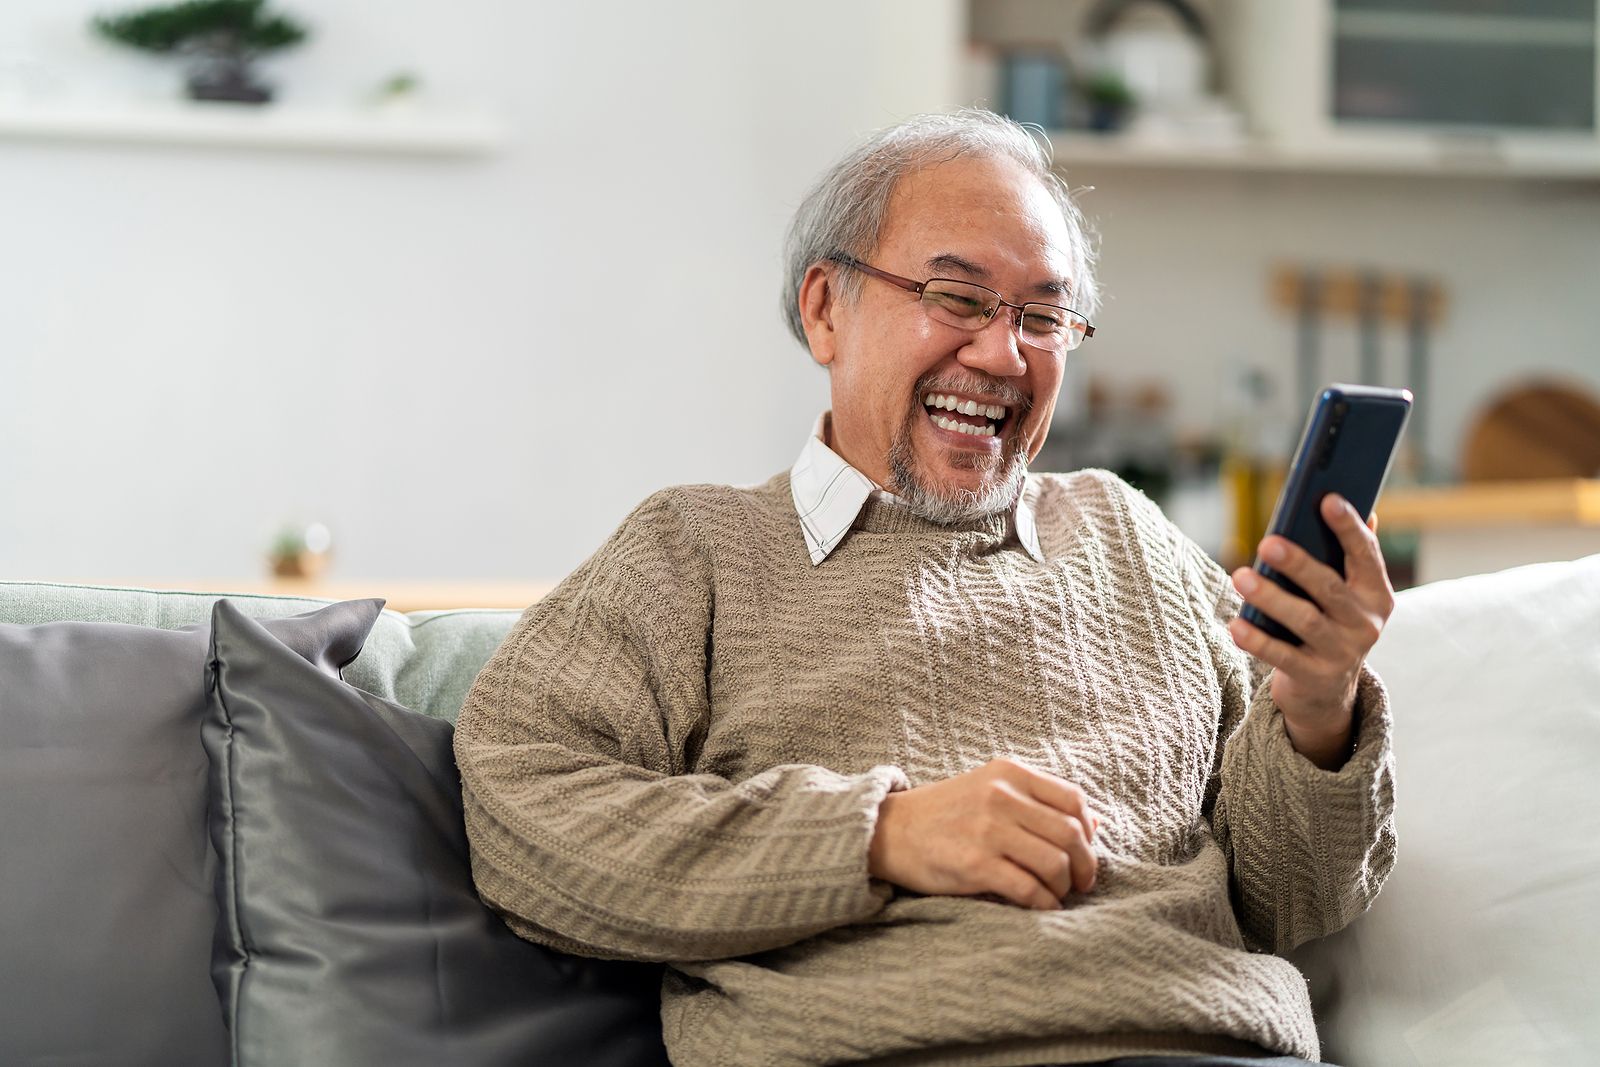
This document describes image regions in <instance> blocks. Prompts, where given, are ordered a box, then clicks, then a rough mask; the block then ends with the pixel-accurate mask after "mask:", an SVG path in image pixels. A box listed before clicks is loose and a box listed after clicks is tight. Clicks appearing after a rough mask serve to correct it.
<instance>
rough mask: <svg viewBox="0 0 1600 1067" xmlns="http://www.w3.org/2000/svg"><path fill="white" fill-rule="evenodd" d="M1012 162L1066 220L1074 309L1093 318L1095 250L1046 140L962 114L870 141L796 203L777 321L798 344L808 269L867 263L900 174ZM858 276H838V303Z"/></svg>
mask: <svg viewBox="0 0 1600 1067" xmlns="http://www.w3.org/2000/svg"><path fill="white" fill-rule="evenodd" d="M967 155H970V156H978V157H989V158H993V157H1001V158H1005V159H1011V160H1015V161H1016V162H1017V163H1020V164H1021V165H1022V166H1023V168H1024V169H1026V170H1027V171H1028V173H1030V174H1032V175H1033V176H1034V177H1035V178H1038V179H1039V181H1040V182H1041V183H1042V184H1043V185H1044V187H1045V188H1046V189H1048V190H1049V192H1050V195H1051V197H1052V198H1054V200H1055V202H1056V203H1057V204H1058V205H1059V206H1060V208H1061V217H1062V218H1063V219H1065V220H1066V223H1067V233H1068V234H1069V235H1070V240H1071V247H1070V248H1069V249H1068V251H1069V254H1070V256H1071V259H1072V264H1071V266H1072V282H1073V287H1074V293H1073V310H1074V311H1077V312H1079V313H1080V314H1082V315H1084V316H1092V315H1093V314H1094V311H1095V308H1096V307H1098V306H1099V301H1100V291H1099V288H1098V287H1097V286H1096V284H1095V280H1094V248H1093V245H1092V243H1091V240H1090V236H1089V233H1088V227H1087V225H1086V224H1085V222H1084V220H1083V214H1082V213H1081V212H1080V211H1079V210H1078V207H1077V205H1076V204H1075V203H1073V200H1072V195H1071V193H1070V192H1069V191H1068V190H1067V186H1066V183H1065V182H1063V181H1062V180H1061V179H1060V178H1059V177H1057V176H1056V173H1055V171H1053V170H1052V169H1051V155H1050V141H1049V139H1048V138H1046V137H1045V136H1044V131H1043V130H1042V129H1039V128H1038V127H1036V126H1023V125H1022V124H1020V123H1018V122H1015V121H1013V120H1011V119H1009V118H1006V117H1004V116H1002V115H996V114H995V113H994V112H992V111H983V110H978V109H974V108H963V109H962V110H960V111H956V112H953V113H951V114H946V115H918V116H916V117H914V118H910V119H907V120H906V121H904V122H902V123H900V124H899V125H897V126H891V127H889V128H888V129H885V130H879V131H878V132H877V133H875V134H873V135H872V136H870V137H868V138H867V139H866V141H864V142H863V143H862V144H860V145H859V146H857V147H856V148H855V149H854V150H853V151H852V152H850V153H849V154H848V155H846V156H845V157H844V158H843V159H841V160H840V161H839V162H838V163H836V164H834V165H833V167H832V169H830V170H829V171H828V172H827V173H826V174H824V175H823V176H822V180H821V181H819V182H818V183H817V184H816V185H815V186H814V187H813V188H812V190H811V191H810V192H809V193H807V194H806V198H805V199H804V200H802V201H801V202H800V207H799V209H798V210H797V211H796V212H795V214H794V221H793V222H792V223H791V224H790V226H789V236H788V239H787V240H786V241H785V242H784V248H783V258H784V278H783V314H784V319H785V321H787V322H788V324H789V332H790V333H792V334H794V336H795V338H796V340H798V341H799V342H800V343H801V344H802V345H803V344H805V343H806V332H805V325H804V324H803V322H802V321H801V319H800V282H801V281H802V280H803V279H804V278H805V276H806V271H807V270H809V269H810V268H811V265H812V264H813V263H820V262H822V261H824V260H827V259H829V258H832V257H836V256H849V257H853V258H855V259H866V258H868V257H869V256H870V255H871V253H872V250H873V249H874V248H876V247H877V244H878V235H879V234H880V233H881V232H882V230H883V222H884V217H885V216H886V215H887V214H888V210H889V198H890V196H891V195H892V194H893V193H894V189H895V186H896V185H897V184H899V181H900V179H901V178H902V177H904V176H905V175H906V174H909V173H911V172H912V171H915V170H919V169H921V168H923V167H928V166H933V165H935V164H938V163H944V162H947V161H949V160H951V159H955V158H956V157H958V156H967ZM861 281H862V279H861V276H860V274H858V273H857V272H855V271H844V272H841V274H840V276H839V280H838V283H837V284H838V288H839V292H840V296H841V298H842V299H845V300H854V299H855V298H856V296H857V295H858V294H859V293H860V291H861Z"/></svg>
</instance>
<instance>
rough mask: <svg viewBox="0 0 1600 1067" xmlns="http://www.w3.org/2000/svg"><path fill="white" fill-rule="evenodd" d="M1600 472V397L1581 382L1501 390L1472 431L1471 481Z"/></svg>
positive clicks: (1465, 460) (1465, 451) (1466, 462)
mask: <svg viewBox="0 0 1600 1067" xmlns="http://www.w3.org/2000/svg"><path fill="white" fill-rule="evenodd" d="M1596 476H1600V400H1596V399H1595V398H1594V396H1593V395H1592V394H1590V393H1589V392H1587V391H1586V390H1584V389H1583V388H1582V387H1580V386H1576V385H1570V384H1567V383H1563V382H1534V383H1530V384H1527V385H1522V386H1518V387H1516V388H1514V389H1511V390H1509V391H1507V392H1504V393H1501V394H1500V395H1499V396H1498V397H1497V398H1496V399H1495V400H1493V401H1492V402H1491V403H1490V404H1489V406H1488V407H1487V408H1485V409H1484V411H1483V413H1482V414H1480V415H1479V416H1478V418H1477V421H1476V422H1474V423H1473V425H1472V428H1471V429H1470V430H1469V431H1468V432H1467V436H1466V444H1465V445H1464V446H1463V447H1462V451H1461V477H1462V478H1463V479H1464V480H1466V481H1469V482H1493V481H1517V480H1522V479H1526V478H1593V477H1596Z"/></svg>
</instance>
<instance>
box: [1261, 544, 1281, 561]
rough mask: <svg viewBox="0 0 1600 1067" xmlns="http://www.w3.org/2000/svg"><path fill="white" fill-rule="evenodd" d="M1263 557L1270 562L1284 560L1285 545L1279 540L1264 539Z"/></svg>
mask: <svg viewBox="0 0 1600 1067" xmlns="http://www.w3.org/2000/svg"><path fill="white" fill-rule="evenodd" d="M1261 558H1262V559H1264V560H1266V561H1267V562H1268V563H1282V562H1283V545H1281V544H1279V543H1278V542H1277V541H1264V542H1262V544H1261Z"/></svg>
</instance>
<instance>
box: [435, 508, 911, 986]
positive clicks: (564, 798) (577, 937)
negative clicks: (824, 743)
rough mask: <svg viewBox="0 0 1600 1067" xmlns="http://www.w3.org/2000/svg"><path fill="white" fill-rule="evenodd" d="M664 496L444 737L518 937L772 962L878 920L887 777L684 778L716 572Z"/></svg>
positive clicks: (575, 577)
mask: <svg viewBox="0 0 1600 1067" xmlns="http://www.w3.org/2000/svg"><path fill="white" fill-rule="evenodd" d="M694 526H695V524H694V522H693V515H692V510H691V509H690V507H689V505H688V503H687V502H686V501H685V500H683V499H682V498H681V497H678V496H675V495H674V491H671V490H669V491H666V492H664V493H658V494H656V495H655V496H653V497H651V498H650V499H649V500H647V501H646V502H645V503H644V504H642V505H640V507H639V508H638V509H637V510H636V511H635V512H634V513H633V514H632V515H631V516H629V518H628V519H627V520H626V521H625V522H624V523H623V525H622V527H621V528H619V529H618V531H617V532H616V533H615V534H614V535H613V536H612V538H611V539H610V540H609V541H608V542H607V543H606V544H605V545H604V546H603V547H602V548H601V549H600V551H599V552H597V553H596V554H595V555H594V556H593V557H592V558H591V559H590V560H588V562H586V563H585V564H584V565H583V566H581V567H580V568H579V569H578V570H577V571H575V572H574V573H573V574H572V575H571V576H570V577H569V578H567V580H566V581H564V582H562V584H561V585H560V586H558V587H557V588H556V589H555V590H554V591H553V592H552V593H551V594H550V595H549V596H547V597H546V598H545V599H544V600H542V601H541V602H540V603H539V604H537V605H534V606H533V607H531V608H529V609H528V610H527V611H526V612H525V613H524V614H523V616H522V618H521V619H520V620H519V621H518V623H517V624H516V626H515V627H514V628H513V629H512V631H511V633H510V634H509V635H508V636H507V637H506V639H505V641H504V642H503V643H502V644H501V646H500V647H499V649H498V650H497V651H496V652H495V653H494V655H493V656H492V657H491V658H490V660H489V662H488V663H487V664H486V665H485V666H484V668H483V670H482V671H481V672H480V674H479V676H478V678H477V680H476V681H475V682H474V683H473V686H472V688H471V690H470V691H469V693H468V694H467V698H466V702H465V704H464V706H463V708H462V711H461V716H460V719H459V722H458V724H457V729H456V735H455V752H456V761H457V764H458V766H459V768H460V772H461V784H462V803H463V808H464V814H465V818H466V828H467V838H468V842H469V846H470V851H471V859H472V871H473V876H474V879H475V881H476V882H477V885H478V891H479V893H480V894H481V895H482V896H483V898H484V900H485V902H487V903H488V904H489V905H490V906H491V907H493V908H495V909H496V910H497V911H499V912H500V913H501V915H502V916H503V917H504V918H505V920H506V922H507V923H508V925H510V926H511V928H512V929H513V930H515V931H516V932H517V933H518V934H520V935H522V936H523V937H525V938H528V939H529V940H533V941H538V942H540V943H543V944H546V945H549V946H551V947H553V948H557V949H560V950H563V951H567V952H572V953H576V954H581V955H587V956H597V957H603V958H614V959H633V960H664V961H687V960H704V959H716V958H722V957H729V956H738V955H744V954H747V953H751V952H758V951H763V950H767V949H773V948H778V947H781V946H784V945H788V944H791V943H793V942H796V941H799V940H802V939H804V938H806V937H809V936H811V935H813V934H816V933H819V932H821V931H823V930H827V929H830V928H833V927H835V926H840V925H843V924H846V923H850V922H855V921H859V920H861V919H865V918H867V917H868V916H870V915H872V914H873V913H874V912H876V911H878V910H879V909H880V908H881V907H882V906H883V904H884V903H885V902H886V901H887V900H888V898H889V896H890V894H891V887H890V886H889V885H888V884H887V883H883V882H879V881H876V880H873V879H870V878H869V877H868V874H867V851H868V845H869V843H870V842H871V839H872V834H873V830H874V827H875V824H876V820H877V811H878V806H879V803H880V802H881V801H882V799H883V797H884V796H885V794H887V793H888V792H890V791H891V790H894V789H903V788H906V786H907V785H908V782H907V781H906V778H905V775H904V774H903V773H902V772H901V771H900V770H899V769H898V768H895V767H890V766H880V767H874V768H872V769H870V770H868V771H867V772H865V773H862V774H857V775H844V774H838V773H835V772H833V771H830V770H828V769H826V768H823V767H818V766H809V765H798V764H797V765H788V766H777V767H771V768H769V769H767V770H765V771H763V772H761V773H759V774H756V775H754V776H753V777H750V778H748V779H745V780H743V781H739V782H732V781H728V780H727V779H725V778H722V777H719V776H717V775H713V774H704V773H694V765H695V761H696V755H697V753H698V751H699V749H700V748H701V746H702V743H703V741H704V738H705V736H706V732H707V730H708V729H709V727H710V725H711V724H710V717H709V716H710V708H709V706H708V697H707V684H706V676H707V656H708V654H709V652H710V643H711V638H712V634H713V618H712V615H713V603H714V595H713V593H714V586H713V582H714V568H713V565H712V562H711V559H710V555H709V553H708V551H707V550H706V548H705V545H704V542H703V540H701V539H700V538H698V537H697V536H696V534H695V530H694Z"/></svg>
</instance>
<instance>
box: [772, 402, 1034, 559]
mask: <svg viewBox="0 0 1600 1067" xmlns="http://www.w3.org/2000/svg"><path fill="white" fill-rule="evenodd" d="M829 414H830V413H829V412H826V411H824V412H823V413H822V414H821V415H819V416H818V417H817V423H816V426H814V427H813V428H812V430H811V435H810V436H809V437H807V438H806V443H805V446H804V447H803V448H801V449H800V458H799V459H797V460H795V463H794V466H793V467H791V468H790V469H789V494H790V495H791V496H792V497H793V498H794V510H795V513H796V514H797V515H799V516H800V530H801V532H803V533H804V534H805V538H806V550H807V552H809V553H810V555H811V563H812V565H813V566H815V565H816V564H818V563H821V562H822V561H823V560H825V559H827V558H828V555H829V553H831V552H832V551H833V550H834V549H835V548H838V547H839V544H840V542H842V541H843V540H844V539H845V535H846V534H848V533H849V532H850V527H851V526H852V525H854V523H855V521H856V516H857V515H859V514H861V508H862V506H863V505H864V504H866V502H867V501H868V499H870V498H871V497H872V495H873V494H874V493H876V494H878V495H879V497H880V498H881V499H884V500H887V501H889V502H890V503H896V504H901V503H903V501H901V500H900V498H899V497H897V496H895V495H894V494H892V493H890V492H888V491H887V490H884V489H880V488H878V486H876V485H874V484H873V482H872V479H870V478H868V477H867V476H866V475H865V474H862V473H861V472H860V471H858V470H856V469H855V468H854V467H852V466H850V464H848V463H846V462H845V461H844V457H842V456H840V455H839V454H838V453H837V452H835V451H834V450H833V449H831V448H829V447H828V446H827V445H826V444H824V443H823V438H824V436H825V435H826V434H827V429H828V416H829ZM1015 517H1016V530H1017V540H1019V541H1020V542H1022V547H1023V549H1024V550H1026V551H1027V553H1028V555H1029V556H1031V557H1033V559H1034V560H1035V561H1036V562H1039V563H1043V562H1044V552H1043V550H1042V549H1040V547H1039V532H1038V529H1037V528H1036V527H1035V525H1034V521H1033V509H1032V508H1030V507H1029V506H1028V502H1027V493H1026V492H1024V493H1023V494H1021V495H1020V496H1019V497H1018V499H1017V507H1016V516H1015Z"/></svg>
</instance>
